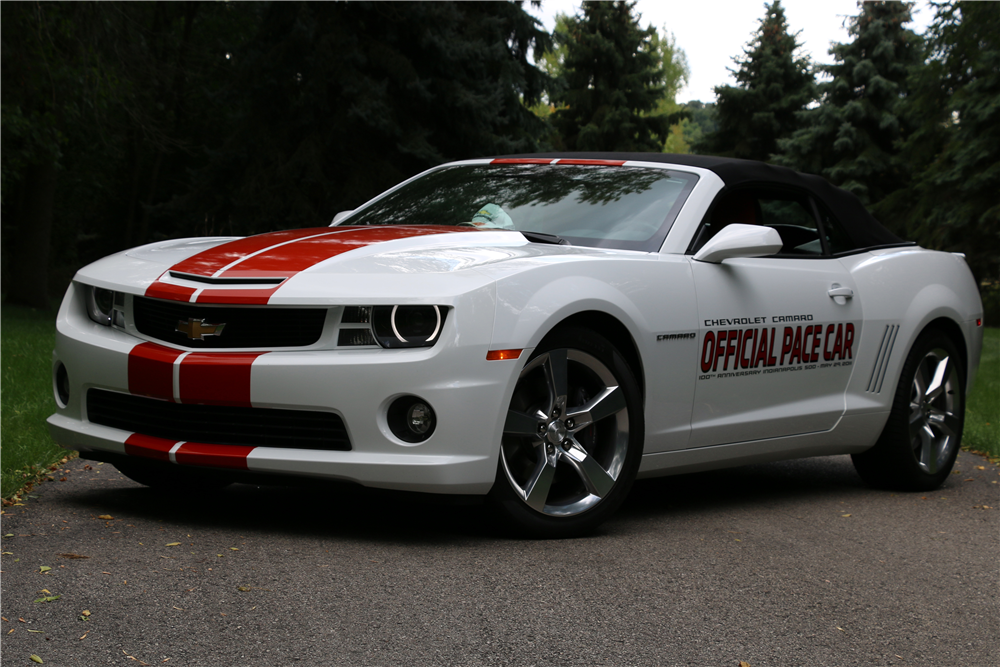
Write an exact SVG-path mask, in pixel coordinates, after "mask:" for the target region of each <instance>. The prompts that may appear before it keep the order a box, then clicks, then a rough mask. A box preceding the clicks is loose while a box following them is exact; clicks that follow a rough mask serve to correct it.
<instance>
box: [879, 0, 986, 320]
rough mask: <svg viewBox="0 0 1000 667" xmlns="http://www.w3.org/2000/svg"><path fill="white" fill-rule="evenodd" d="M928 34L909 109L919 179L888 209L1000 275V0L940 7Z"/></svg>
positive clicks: (908, 227)
mask: <svg viewBox="0 0 1000 667" xmlns="http://www.w3.org/2000/svg"><path fill="white" fill-rule="evenodd" d="M929 41H930V46H931V59H930V60H929V61H928V63H927V65H926V66H925V67H922V68H921V69H920V70H919V71H917V72H915V73H914V76H913V78H912V80H911V81H912V86H913V88H914V93H915V94H913V95H911V96H910V97H909V98H907V103H906V105H905V108H904V110H905V111H906V113H907V115H908V117H909V118H910V122H912V123H913V124H914V125H915V126H916V127H917V130H916V131H914V132H913V133H912V134H911V135H910V137H909V138H908V139H907V141H906V143H905V144H904V146H903V153H902V157H903V159H904V160H905V161H906V162H907V163H909V164H911V165H913V171H914V172H915V178H914V180H913V182H912V184H910V186H909V187H907V188H903V189H900V190H898V191H897V192H896V193H894V194H893V195H892V196H890V197H889V198H887V199H886V201H885V204H884V205H883V206H881V207H880V208H881V209H882V211H881V215H882V217H883V218H884V219H885V221H886V222H887V224H890V225H892V226H893V227H895V228H896V229H898V230H899V231H900V232H901V233H903V234H904V235H905V236H906V237H907V238H910V239H913V240H915V241H918V242H919V243H921V244H922V245H925V246H928V247H934V248H940V249H944V250H951V251H961V252H964V253H966V257H967V260H968V262H969V265H970V267H971V268H972V271H973V273H974V274H975V275H976V276H977V278H979V279H980V280H984V279H986V280H993V281H996V280H998V279H1000V266H998V261H1000V252H998V248H1000V195H998V193H1000V4H997V3H991V2H955V1H952V2H948V3H945V4H942V5H939V6H937V15H936V17H935V20H934V23H933V25H932V26H931V28H930V31H929ZM984 301H985V299H984ZM995 324H996V323H995V322H994V325H995Z"/></svg>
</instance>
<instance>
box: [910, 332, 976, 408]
mask: <svg viewBox="0 0 1000 667" xmlns="http://www.w3.org/2000/svg"><path fill="white" fill-rule="evenodd" d="M931 330H937V331H940V332H941V333H943V334H944V335H946V336H947V337H948V338H950V339H951V342H953V343H954V344H955V347H957V348H958V353H959V356H960V357H961V359H960V361H961V362H962V377H964V378H968V376H969V348H968V345H966V344H965V333H964V332H963V331H962V327H960V326H959V325H958V323H957V322H955V320H953V319H951V318H949V317H938V318H937V319H934V320H931V321H930V322H928V323H927V324H926V325H925V326H924V328H923V329H921V330H920V333H919V334H917V338H919V337H920V336H923V335H924V334H925V333H926V332H928V331H931ZM914 342H916V339H914ZM911 347H912V346H911ZM966 389H967V390H968V387H967V388H966Z"/></svg>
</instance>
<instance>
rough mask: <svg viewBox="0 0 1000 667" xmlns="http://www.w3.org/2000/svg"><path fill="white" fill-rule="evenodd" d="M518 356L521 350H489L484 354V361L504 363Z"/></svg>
mask: <svg viewBox="0 0 1000 667" xmlns="http://www.w3.org/2000/svg"><path fill="white" fill-rule="evenodd" d="M520 356H521V350H490V351H489V352H487V353H486V361H505V360H507V359H517V358H518V357H520Z"/></svg>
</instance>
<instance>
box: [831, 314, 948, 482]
mask: <svg viewBox="0 0 1000 667" xmlns="http://www.w3.org/2000/svg"><path fill="white" fill-rule="evenodd" d="M964 421H965V368H964V365H963V363H962V359H961V357H960V356H959V353H958V349H957V348H956V346H955V344H954V343H953V342H952V341H951V339H950V338H949V337H948V336H947V335H945V334H944V333H943V332H941V331H937V330H930V331H926V332H924V333H923V334H921V335H920V337H919V338H918V339H917V342H916V343H914V345H913V349H912V350H911V351H910V355H909V356H908V357H907V358H906V363H904V364H903V370H902V372H901V374H900V379H899V385H898V386H897V387H896V395H895V397H894V400H893V404H892V411H891V412H890V414H889V420H888V421H887V422H886V425H885V427H884V428H883V430H882V435H881V436H880V437H879V439H878V442H876V443H875V445H874V446H873V447H872V448H871V449H869V450H868V451H865V452H862V453H860V454H852V455H851V459H852V461H853V462H854V467H855V469H856V470H857V471H858V474H859V475H861V478H862V479H863V480H865V481H866V482H868V483H869V484H871V485H872V486H876V487H881V488H889V489H896V490H900V491H931V490H933V489H936V488H938V487H939V486H941V484H943V483H944V480H945V479H947V478H948V475H949V473H950V472H951V469H952V466H954V465H955V457H957V456H958V450H959V448H960V447H961V441H962V427H963V424H964Z"/></svg>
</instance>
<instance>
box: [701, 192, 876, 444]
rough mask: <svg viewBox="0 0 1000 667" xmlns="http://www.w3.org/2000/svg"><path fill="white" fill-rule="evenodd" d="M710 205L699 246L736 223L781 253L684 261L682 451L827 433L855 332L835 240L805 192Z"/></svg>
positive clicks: (841, 401) (855, 317)
mask: <svg viewBox="0 0 1000 667" xmlns="http://www.w3.org/2000/svg"><path fill="white" fill-rule="evenodd" d="M722 197H723V198H724V200H723V201H720V202H717V203H716V204H715V205H713V212H712V213H710V214H709V216H710V218H709V219H707V220H706V221H705V222H704V223H703V229H702V230H701V232H700V233H699V236H701V237H702V238H701V239H700V243H704V241H705V240H707V238H710V237H711V236H712V235H714V234H716V233H718V232H719V230H720V229H721V228H724V227H725V226H726V224H729V223H731V222H743V223H749V224H758V225H764V226H768V227H771V228H773V229H775V230H777V231H778V233H779V235H780V236H781V239H782V243H783V246H782V249H781V251H780V252H779V253H778V254H777V255H772V256H767V257H742V258H734V259H727V260H724V261H722V262H721V263H707V262H702V261H697V260H695V259H693V257H692V258H691V264H692V273H693V278H694V283H695V289H696V296H697V303H698V316H699V323H698V324H699V331H698V341H699V346H698V347H699V357H698V360H697V365H696V366H697V367H696V368H695V369H694V370H695V372H696V373H697V375H698V382H697V386H696V390H695V402H694V406H693V409H692V424H691V426H692V430H691V439H690V442H689V444H688V446H689V447H702V446H708V445H716V444H723V443H733V442H746V441H753V440H762V439H767V438H777V437H782V436H791V435H797V434H804V433H814V432H819V431H826V430H829V429H831V428H833V427H834V426H835V425H836V423H837V421H838V419H839V418H840V417H841V415H843V413H844V407H845V392H846V390H847V385H848V382H849V380H850V377H851V373H852V371H853V368H854V361H855V359H856V358H857V347H856V341H858V340H859V339H860V336H861V327H862V322H863V317H862V307H861V297H862V295H859V294H858V293H857V290H856V287H855V284H854V281H853V280H852V278H851V275H850V274H849V272H848V271H847V269H845V267H844V266H842V264H841V263H840V261H839V260H837V259H836V258H835V257H833V256H832V254H831V250H832V249H833V247H834V242H835V241H836V239H837V237H838V233H837V231H836V230H833V229H831V228H830V224H831V223H830V222H829V220H828V216H824V215H823V213H822V212H821V210H820V205H819V204H818V203H817V202H816V201H814V200H813V199H812V198H810V197H809V195H808V194H807V193H803V192H796V191H789V190H768V189H761V188H751V189H743V190H739V191H735V192H729V193H726V194H724V195H722ZM822 220H827V222H826V223H821V222H820V221H822ZM834 224H835V223H834ZM696 249H697V248H694V250H696Z"/></svg>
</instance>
